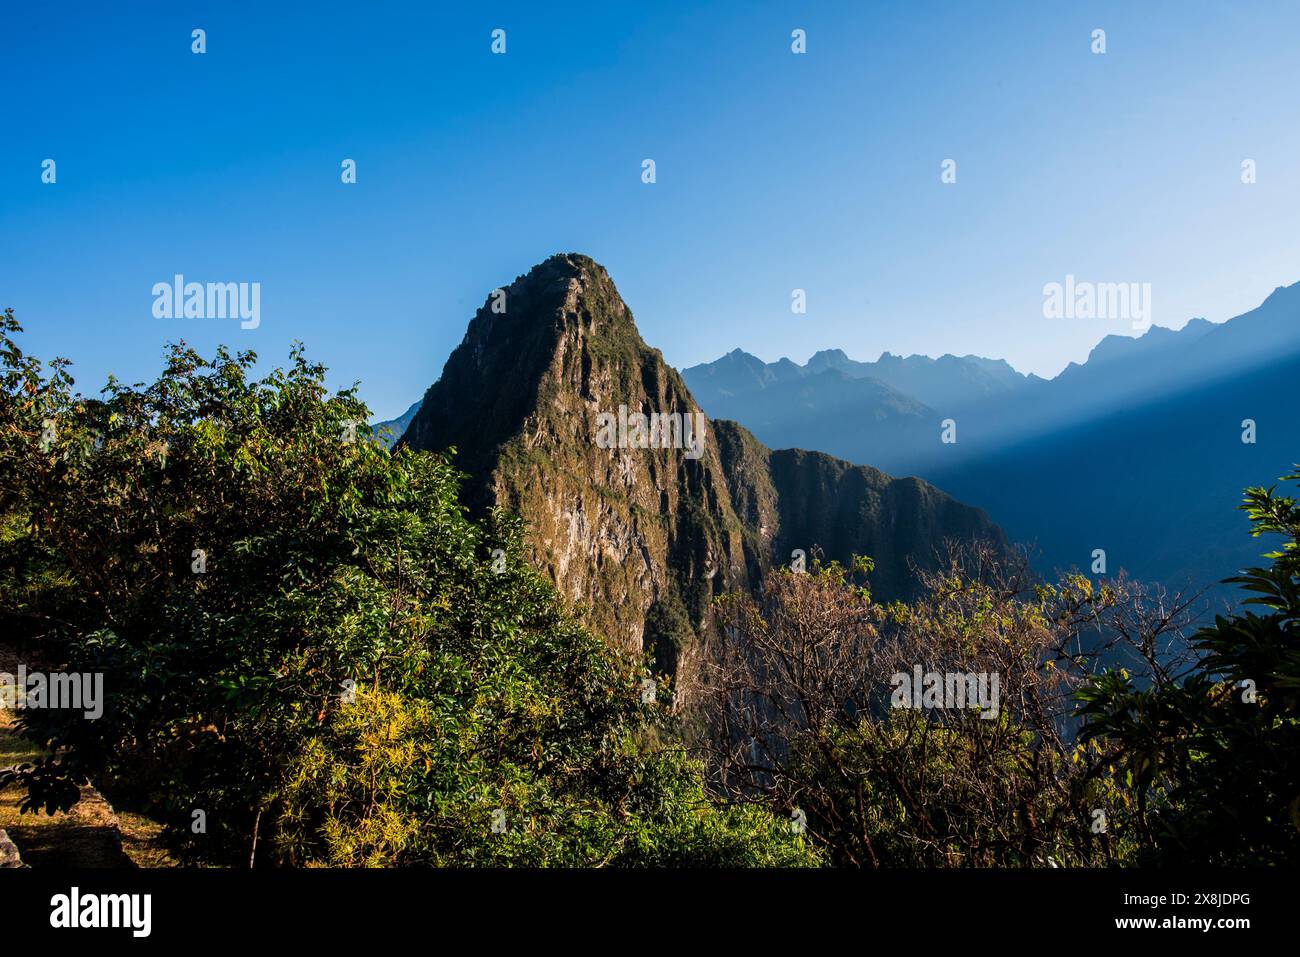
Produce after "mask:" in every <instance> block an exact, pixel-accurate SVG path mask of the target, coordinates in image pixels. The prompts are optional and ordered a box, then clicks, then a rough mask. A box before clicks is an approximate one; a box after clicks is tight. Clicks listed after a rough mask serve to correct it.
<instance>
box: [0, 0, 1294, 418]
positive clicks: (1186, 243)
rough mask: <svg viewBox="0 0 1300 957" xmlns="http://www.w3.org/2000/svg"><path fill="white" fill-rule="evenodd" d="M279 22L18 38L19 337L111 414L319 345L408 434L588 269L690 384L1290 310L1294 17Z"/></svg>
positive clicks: (41, 32) (561, 16) (887, 15)
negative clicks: (199, 355) (1065, 315)
mask: <svg viewBox="0 0 1300 957" xmlns="http://www.w3.org/2000/svg"><path fill="white" fill-rule="evenodd" d="M271 6H272V5H271V4H255V3H210V4H185V3H176V2H167V3H142V4H131V5H126V6H122V7H114V8H113V10H112V12H105V8H104V5H103V4H102V3H93V4H90V3H87V4H84V5H79V4H43V3H32V4H22V5H18V4H6V5H4V8H3V12H0V37H2V38H3V43H4V51H5V64H6V69H5V73H6V76H5V82H4V83H3V84H0V116H3V119H4V125H3V129H4V133H5V147H4V149H3V150H0V237H2V238H0V243H2V244H3V246H2V247H0V306H3V305H11V306H13V307H14V308H15V309H16V310H17V311H18V314H19V318H20V320H21V321H22V322H23V323H24V325H25V326H26V327H27V329H28V336H27V337H26V345H27V347H28V348H29V349H30V350H31V351H34V352H36V353H37V354H39V355H43V356H47V357H48V356H51V355H54V354H63V355H66V356H68V357H70V358H72V359H73V360H74V362H75V366H74V370H73V371H74V374H75V375H76V376H77V379H78V385H79V387H80V388H82V389H83V390H84V391H88V392H93V391H97V390H98V388H99V387H100V386H101V385H102V382H103V380H104V378H105V377H106V375H107V374H108V373H109V372H113V373H116V374H117V375H118V376H119V377H120V378H124V379H127V380H128V381H134V380H138V379H142V378H145V377H148V376H151V375H152V374H154V373H155V372H156V371H157V369H158V368H159V365H160V356H161V354H162V348H163V345H164V343H165V342H167V341H168V340H174V339H178V338H181V337H184V338H185V339H186V340H187V341H189V342H191V343H192V344H194V345H196V346H198V347H199V348H201V349H203V350H205V351H207V350H209V349H210V348H211V347H212V346H213V345H215V344H216V343H217V342H225V343H227V344H229V345H231V346H233V347H239V348H252V349H255V350H256V351H257V352H258V353H259V355H260V356H261V357H262V359H263V360H264V361H265V362H268V363H269V362H282V361H284V358H285V356H286V355H287V351H288V347H289V343H290V341H291V340H293V339H301V340H303V341H305V342H306V343H307V346H308V351H309V354H310V355H312V356H313V357H315V358H318V359H320V360H321V361H324V362H325V363H326V364H327V365H329V366H330V368H331V370H332V381H333V382H334V384H336V385H341V384H348V383H350V382H352V381H353V380H360V381H361V382H362V394H363V396H364V397H365V398H366V399H367V400H368V401H369V403H370V404H371V407H372V409H373V410H374V411H375V412H376V414H378V415H381V416H391V415H395V414H397V413H399V412H400V411H402V410H403V409H404V408H405V407H406V405H408V404H409V403H410V402H411V401H413V400H414V399H416V398H418V397H419V396H420V395H421V394H422V392H423V390H424V389H425V388H426V387H427V386H428V385H429V384H430V383H431V382H432V381H433V380H434V379H435V378H436V377H437V375H438V374H439V372H440V371H441V368H442V364H443V362H444V361H445V359H446V357H447V355H448V353H449V352H450V350H451V349H452V348H454V347H455V345H456V344H457V343H458V342H459V341H460V339H461V337H462V335H463V333H464V329H465V325H466V323H467V322H468V320H469V318H470V316H471V315H472V314H473V312H474V310H475V309H476V308H477V307H478V306H479V305H480V304H481V303H482V302H483V301H484V299H485V298H486V296H487V294H488V292H489V291H490V290H491V289H492V288H494V287H496V286H499V285H503V284H505V283H507V282H509V281H510V280H511V279H513V278H514V277H515V276H516V275H519V274H520V273H523V272H525V271H526V270H527V269H528V268H529V267H530V266H531V265H533V264H534V263H536V262H539V261H541V260H542V259H544V258H545V257H546V256H548V255H550V254H552V253H554V252H560V251H580V252H585V253H587V254H589V255H591V256H593V257H595V258H596V259H597V260H599V261H600V262H602V263H603V264H605V265H606V266H607V267H608V268H609V270H610V272H611V274H612V275H613V277H614V279H615V282H616V283H617V284H618V286H619V289H620V291H621V292H622V293H623V296H624V298H625V299H626V300H627V301H628V303H629V305H630V306H631V307H632V310H633V313H634V315H635V316H636V318H637V322H638V325H639V326H640V328H641V331H642V335H643V336H644V337H645V339H646V340H647V341H648V342H649V343H650V344H651V345H653V346H656V347H658V348H660V349H662V350H663V352H664V355H665V357H666V358H667V360H668V361H669V362H671V363H673V364H674V365H678V366H686V365H691V364H694V363H696V362H701V361H707V360H710V359H713V358H716V357H717V356H718V355H721V354H722V353H724V352H727V351H729V350H731V349H732V348H735V347H737V346H739V347H741V348H744V349H746V350H748V351H750V352H753V353H755V354H757V355H759V356H761V357H763V358H764V359H768V360H771V359H776V358H778V357H780V356H782V355H788V356H790V357H791V358H793V359H795V360H797V361H801V362H802V361H804V360H805V359H807V357H808V356H809V355H810V354H811V353H812V352H814V351H816V350H817V349H821V348H831V347H839V348H843V349H844V350H845V351H847V352H848V353H849V354H850V355H851V356H854V357H856V358H861V359H874V358H875V357H876V356H877V355H879V354H880V352H882V351H885V350H888V351H892V352H895V353H902V354H909V353H926V354H932V355H938V354H942V353H945V352H955V353H958V354H964V353H968V352H973V353H978V354H982V355H988V356H994V357H1003V358H1006V359H1008V360H1010V361H1011V362H1012V364H1013V365H1015V366H1016V367H1017V368H1020V369H1022V370H1025V371H1034V372H1038V373H1039V374H1042V375H1051V374H1054V373H1056V372H1057V371H1059V370H1060V368H1061V367H1062V366H1064V365H1065V363H1067V362H1069V361H1071V360H1082V359H1083V358H1084V357H1085V356H1086V355H1087V353H1088V350H1089V349H1090V348H1091V347H1092V345H1094V344H1095V343H1096V342H1097V340H1098V339H1100V338H1101V337H1102V336H1103V335H1106V334H1108V333H1120V334H1126V333H1128V332H1129V331H1130V330H1129V328H1128V324H1127V323H1124V322H1122V321H1116V320H1109V321H1107V320H1095V319H1093V320H1082V319H1079V320H1048V319H1045V318H1044V317H1043V313H1042V301H1043V296H1042V288H1043V285H1044V284H1045V283H1049V282H1061V281H1063V280H1064V278H1065V276H1066V275H1067V274H1073V275H1075V276H1076V277H1078V278H1079V279H1085V280H1094V281H1107V282H1129V281H1133V282H1149V283H1151V287H1152V300H1153V307H1154V320H1155V322H1156V323H1157V324H1159V325H1166V326H1174V327H1177V326H1181V325H1182V324H1183V323H1184V322H1186V321H1187V319H1189V318H1191V317H1192V316H1206V317H1207V318H1210V319H1212V320H1223V319H1227V318H1229V317H1231V316H1233V315H1236V314H1238V313H1240V312H1244V311H1246V310H1247V309H1250V308H1252V307H1253V306H1255V305H1257V304H1258V303H1259V302H1260V301H1261V300H1262V299H1263V298H1264V297H1265V296H1266V295H1267V294H1268V292H1270V291H1271V290H1272V289H1273V288H1274V287H1275V286H1278V285H1284V284H1289V283H1291V282H1295V281H1297V280H1300V230H1297V228H1296V224H1297V223H1300V189H1297V181H1298V179H1300V83H1298V82H1297V79H1300V61H1298V60H1297V57H1296V54H1295V39H1296V37H1297V36H1300V4H1295V3H1289V2H1288V3H1284V2H1275V3H1250V2H1238V3H1232V4H1228V3H1208V2H1184V3H1158V2H1143V3H1141V4H1132V3H1113V4H1112V3H1099V2H1094V3H1088V4H1075V3H1065V2H1042V0H1034V2H1026V3H998V2H992V3H987V4H973V3H969V2H953V3H931V2H922V0H913V2H899V3H865V2H857V3H844V4H830V3H818V4H798V3H751V2H746V3H716V4H701V3H689V4H687V3H682V4H673V3H664V4H645V3H635V4H633V3H626V4H625V3H615V2H606V3H590V4H560V3H556V4H546V5H542V4H536V3H532V4H524V3H521V4H481V5H480V4H474V5H472V6H473V7H475V9H471V10H466V9H463V8H462V9H451V8H447V9H443V8H442V7H441V5H438V4H433V3H427V2H422V3H409V4H405V3H403V4H398V3H383V2H372V3H366V4H354V3H346V4H343V3H339V4H335V3H315V4H312V5H310V6H305V5H304V6H296V5H295V6H294V7H293V8H292V9H288V5H283V6H285V7H286V9H284V10H278V9H277V10H272V9H269V7H271ZM275 6H281V5H275ZM466 6H470V5H466ZM543 6H546V7H552V8H553V9H549V10H543V9H541V8H542V7H543ZM196 27H201V28H203V29H205V30H206V31H207V46H208V49H207V53H205V54H203V55H195V54H193V53H191V52H190V44H191V39H190V33H191V30H193V29H194V28H196ZM498 27H499V28H503V29H505V30H506V31H507V34H506V37H507V53H506V54H505V55H504V56H497V55H493V54H492V53H491V51H490V43H491V36H490V34H491V31H492V30H493V29H494V28H498ZM795 28H802V29H804V30H806V31H807V49H808V52H807V53H806V54H804V55H802V56H799V55H795V54H793V53H792V52H791V50H790V32H791V30H793V29H795ZM1095 28H1103V29H1105V30H1106V44H1107V52H1106V53H1105V54H1104V55H1095V54H1093V53H1092V52H1091V50H1090V43H1091V40H1090V35H1091V33H1092V31H1093V30H1094V29H1095ZM46 158H53V159H55V161H56V162H57V164H58V165H57V173H58V181H57V183H55V184H53V185H49V184H44V183H42V182H41V163H42V161H43V160H44V159H46ZM344 158H352V159H355V160H356V162H357V169H358V182H357V183H356V184H355V185H344V184H342V183H341V182H340V177H339V173H340V163H341V162H342V160H343V159H344ZM645 158H653V159H654V160H655V162H656V166H657V179H658V181H657V182H656V183H655V184H654V185H646V184H643V183H642V182H641V162H642V160H643V159H645ZM947 158H952V159H955V160H956V162H957V182H956V183H955V184H952V185H946V184H943V183H941V182H940V176H939V174H940V164H941V163H942V161H943V160H944V159H947ZM1244 159H1253V160H1255V162H1256V164H1257V170H1258V174H1257V175H1258V182H1256V183H1255V184H1253V185H1244V184H1243V183H1242V182H1241V163H1242V161H1243V160H1244ZM175 273H183V274H184V275H185V276H186V277H187V279H192V280H197V281H204V282H206V281H249V282H252V281H257V282H260V283H261V284H262V302H261V308H262V319H261V325H260V326H259V327H258V328H257V329H255V330H241V329H239V328H238V325H237V324H236V323H232V322H223V321H221V320H193V319H191V320H185V319H172V320H167V319H156V318H154V316H153V315H152V311H151V310H152V304H153V298H152V296H151V293H150V290H151V287H152V286H153V284H154V283H156V282H167V281H170V279H171V277H172V276H173V275H174V274H175ZM795 288H802V289H805V290H806V291H807V297H808V312H807V314H806V315H794V314H792V313H791V311H790V296H791V290H792V289H795Z"/></svg>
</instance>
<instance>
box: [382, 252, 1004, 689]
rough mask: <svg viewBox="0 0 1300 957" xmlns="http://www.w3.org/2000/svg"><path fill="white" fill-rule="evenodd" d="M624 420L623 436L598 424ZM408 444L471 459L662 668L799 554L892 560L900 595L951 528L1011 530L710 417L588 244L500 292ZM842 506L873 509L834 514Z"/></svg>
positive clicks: (888, 577)
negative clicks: (716, 604) (653, 344)
mask: <svg viewBox="0 0 1300 957" xmlns="http://www.w3.org/2000/svg"><path fill="white" fill-rule="evenodd" d="M835 352H838V353H839V355H841V356H843V353H842V352H839V350H833V351H832V352H831V353H828V354H834V353H835ZM728 358H729V360H731V361H729V362H727V363H722V364H721V365H722V366H724V367H725V368H723V369H721V370H720V369H719V364H718V363H712V364H710V368H709V372H708V373H707V374H716V375H718V376H719V377H720V378H725V377H731V378H732V379H736V378H741V379H743V378H744V377H745V376H756V375H758V374H760V373H761V374H762V375H763V376H764V377H766V376H771V377H774V378H775V377H777V376H778V375H779V374H780V373H778V372H774V371H772V370H770V369H768V367H767V366H766V365H765V364H764V363H763V362H762V361H761V360H758V359H756V358H754V357H752V356H749V355H748V354H747V353H744V352H742V351H740V350H736V351H735V352H733V353H731V354H730V356H729V357H728ZM846 361H847V357H846ZM788 365H789V367H790V368H791V369H793V370H795V371H794V372H791V373H790V374H791V375H792V376H794V377H795V378H798V375H797V370H798V367H797V366H794V364H793V363H789V364H788ZM777 368H778V369H781V370H785V369H786V366H785V365H782V364H777ZM612 418H617V420H618V422H619V425H620V428H619V429H618V438H617V441H613V440H612V439H611V436H610V434H609V433H608V432H605V431H603V430H604V429H606V428H608V420H609V419H612ZM634 418H635V419H639V420H640V421H641V423H642V424H641V426H640V428H641V430H642V431H641V439H640V440H637V439H635V438H634V429H633V427H632V425H631V420H632V419H634ZM647 420H648V428H647ZM674 420H675V421H674ZM602 422H605V423H606V424H605V425H601V423H602ZM656 423H657V425H656ZM674 424H676V425H679V426H680V428H678V429H677V430H674V429H673V427H672V426H673V425H674ZM688 428H689V430H690V431H689V432H688ZM647 433H648V435H647ZM602 436H603V438H602ZM656 436H657V437H658V438H657V439H656ZM674 436H675V437H674ZM688 436H694V441H692V440H691V439H690V438H688ZM647 438H648V439H649V441H648V442H647V441H646V439H647ZM402 442H403V443H404V444H408V445H410V446H411V447H412V448H416V449H422V450H428V451H434V452H441V451H445V450H448V449H453V448H454V449H455V450H457V455H456V459H455V465H456V467H457V468H459V469H460V470H462V471H464V472H467V473H468V474H469V481H468V482H467V484H466V487H465V500H466V504H468V505H469V506H470V507H471V508H473V509H475V510H483V509H486V508H488V507H493V506H496V507H500V508H503V509H504V510H505V511H506V512H511V513H515V514H517V515H520V516H523V517H524V519H525V520H526V523H527V531H526V533H525V536H526V537H525V548H526V550H527V557H528V558H529V559H530V560H531V561H532V563H533V564H534V565H535V566H536V567H538V568H539V569H540V570H541V571H542V572H543V573H544V574H545V575H546V576H547V577H548V578H550V579H551V581H552V582H554V583H555V585H556V587H557V588H559V589H560V591H561V592H562V593H563V594H564V595H565V597H566V598H568V599H569V600H570V601H572V602H573V603H574V604H575V605H580V606H583V607H585V608H586V609H587V611H586V612H585V613H584V617H586V619H587V621H588V623H589V624H590V625H592V626H593V627H594V628H595V629H596V630H598V631H600V632H602V633H603V634H605V635H606V636H607V637H609V638H610V639H611V640H612V641H614V642H615V643H617V644H619V645H621V646H623V647H626V648H629V649H633V650H638V651H640V650H645V649H650V648H652V647H653V648H654V649H655V656H656V660H657V661H658V662H659V663H660V665H661V666H662V667H664V669H665V670H674V668H675V663H676V661H677V657H678V652H679V651H680V650H682V649H684V648H685V645H686V643H688V642H689V641H690V640H692V639H693V638H694V637H698V635H699V634H700V633H702V631H703V630H704V629H706V628H707V627H708V621H709V616H710V608H711V607H712V602H713V599H714V598H715V597H717V596H718V595H720V594H723V593H725V592H729V591H738V590H745V589H747V588H752V587H754V586H756V584H757V582H758V581H759V579H760V578H761V576H762V574H764V573H765V570H766V569H768V568H770V567H771V566H772V565H773V564H775V563H778V562H781V561H788V559H789V556H790V554H791V550H792V549H795V548H802V549H804V550H805V551H807V550H809V549H811V548H813V547H816V546H819V545H826V546H828V547H829V548H831V550H832V557H835V558H837V559H839V560H841V561H847V560H848V558H849V556H850V555H851V554H852V553H854V552H855V551H856V552H857V553H866V552H867V551H868V550H870V551H872V552H874V553H876V554H877V555H878V556H880V557H882V558H883V559H884V561H882V565H881V571H880V572H879V573H878V575H877V578H878V581H877V582H876V584H878V586H879V587H880V590H881V593H882V595H884V596H887V597H896V596H899V595H900V594H901V593H902V592H903V590H905V589H906V588H907V587H908V582H909V581H910V579H909V575H910V571H909V569H910V565H909V562H908V556H910V555H912V554H913V553H914V554H915V556H916V559H917V561H920V562H922V563H924V562H926V561H927V560H928V559H929V557H930V556H931V554H933V553H934V552H935V550H936V548H937V546H938V544H939V543H940V541H941V540H942V538H943V537H945V536H947V535H950V534H955V535H961V536H963V537H968V536H969V535H972V534H976V533H980V534H987V535H989V536H990V537H993V538H997V537H998V536H1000V535H1001V533H1000V531H998V530H997V529H996V527H995V526H993V525H992V524H991V522H989V520H988V518H987V516H984V515H983V514H982V513H979V512H977V511H976V510H974V509H969V508H966V507H965V506H960V505H958V504H957V503H955V502H953V501H952V500H951V499H949V498H948V497H947V496H945V495H943V494H942V493H941V492H938V490H936V489H930V488H929V487H928V486H927V487H926V490H925V491H924V494H919V495H918V494H916V493H915V491H914V490H913V489H912V486H911V485H909V484H908V483H907V482H906V481H903V480H894V479H890V478H889V477H888V476H885V475H883V473H877V472H874V470H871V471H862V470H857V471H855V470H854V469H853V467H852V466H850V465H849V464H848V463H836V464H834V466H833V467H832V466H830V465H827V464H826V462H833V460H829V459H826V461H823V458H824V457H823V458H818V457H809V456H803V455H796V456H793V457H792V456H783V455H782V454H781V453H772V452H771V451H770V450H768V449H767V448H765V447H764V446H762V445H761V444H760V443H759V442H758V441H757V440H756V439H754V437H753V436H752V435H750V434H749V433H748V432H746V431H745V430H744V429H741V428H740V427H739V426H736V425H734V424H733V423H722V422H717V421H706V420H705V419H704V415H703V413H702V412H700V411H699V409H698V406H697V405H696V402H695V399H694V398H693V397H692V395H691V393H690V392H689V391H688V390H687V388H686V384H685V382H684V381H683V380H682V377H681V375H679V374H678V373H677V372H676V371H675V370H674V369H672V368H670V367H669V366H668V365H666V364H665V363H664V361H663V356H662V355H661V354H660V353H659V352H658V351H657V350H655V349H651V348H650V347H649V346H647V345H646V344H645V343H644V342H643V341H642V340H641V337H640V335H639V334H638V333H637V331H636V326H635V324H634V323H633V321H632V314H631V311H630V310H629V309H628V308H627V306H626V305H625V304H624V303H623V300H622V299H621V298H620V296H619V294H618V290H617V289H616V288H615V287H614V283H613V281H612V280H611V279H610V277H609V274H608V273H607V272H606V270H605V269H604V268H603V267H602V266H600V265H599V264H598V263H596V262H595V260H593V259H591V258H590V257H587V256H582V255H580V254H576V253H566V254H560V255H556V256H552V257H550V258H549V259H547V260H545V261H544V262H542V263H539V264H538V265H537V266H534V267H533V268H532V269H530V270H529V271H528V272H527V273H526V274H525V275H523V276H520V277H519V278H517V279H516V280H515V281H514V282H513V283H511V284H510V285H509V286H507V287H505V288H504V289H499V290H494V291H493V293H492V294H490V295H489V296H488V299H487V301H486V302H485V303H484V305H483V306H482V307H481V308H480V309H479V310H478V312H477V313H476V314H475V316H474V318H473V319H472V320H471V322H470V324H469V328H468V329H467V331H466V333H465V338H464V340H463V341H462V342H461V344H460V345H459V346H458V347H457V348H456V349H455V351H453V352H452V354H451V356H450V357H449V358H448V359H447V363H446V366H445V367H444V368H443V373H442V377H441V378H440V379H439V380H438V381H437V382H435V383H434V384H433V385H432V386H431V387H430V388H429V390H428V392H426V393H425V397H424V401H423V403H422V404H421V406H420V409H419V411H418V412H417V413H416V416H415V418H414V419H413V420H412V422H411V424H410V426H409V427H408V428H407V430H406V434H405V435H404V437H403V439H402ZM611 443H612V444H611ZM814 493H815V494H814ZM805 499H806V501H804V500H805ZM847 514H852V515H855V516H858V519H857V520H856V522H855V523H851V524H849V525H846V524H845V523H844V522H843V521H842V520H840V519H837V516H842V515H847ZM886 563H887V567H886Z"/></svg>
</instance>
